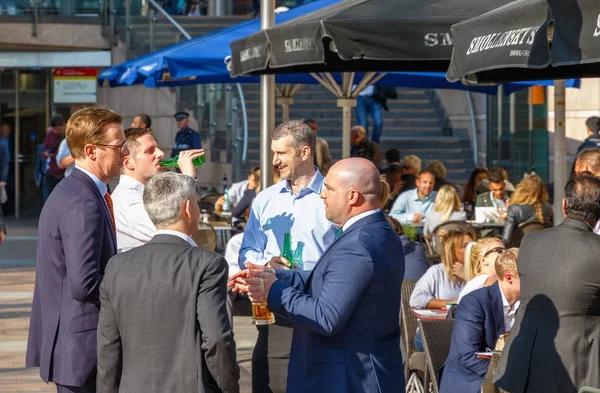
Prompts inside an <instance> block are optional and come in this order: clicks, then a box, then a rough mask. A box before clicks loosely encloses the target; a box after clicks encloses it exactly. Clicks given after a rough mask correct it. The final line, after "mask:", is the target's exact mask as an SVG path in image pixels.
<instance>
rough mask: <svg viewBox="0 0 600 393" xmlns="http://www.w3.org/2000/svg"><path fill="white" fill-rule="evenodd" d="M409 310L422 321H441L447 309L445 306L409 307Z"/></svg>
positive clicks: (444, 317)
mask: <svg viewBox="0 0 600 393" xmlns="http://www.w3.org/2000/svg"><path fill="white" fill-rule="evenodd" d="M410 312H411V313H413V314H414V316H415V317H417V319H420V320H422V321H441V320H444V319H446V315H447V314H448V310H447V309H445V308H441V309H439V308H434V309H424V308H418V307H411V308H410Z"/></svg>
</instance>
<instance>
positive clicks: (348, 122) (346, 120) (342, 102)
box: [337, 98, 356, 158]
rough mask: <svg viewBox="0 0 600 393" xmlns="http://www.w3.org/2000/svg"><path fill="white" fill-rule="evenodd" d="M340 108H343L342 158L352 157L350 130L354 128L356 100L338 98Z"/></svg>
mask: <svg viewBox="0 0 600 393" xmlns="http://www.w3.org/2000/svg"><path fill="white" fill-rule="evenodd" d="M337 106H338V108H340V107H341V108H342V158H348V157H350V129H351V128H352V108H354V107H355V106H356V98H338V100H337Z"/></svg>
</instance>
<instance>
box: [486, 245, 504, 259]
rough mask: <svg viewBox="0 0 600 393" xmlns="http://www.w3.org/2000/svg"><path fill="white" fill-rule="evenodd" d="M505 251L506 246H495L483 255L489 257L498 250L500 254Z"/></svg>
mask: <svg viewBox="0 0 600 393" xmlns="http://www.w3.org/2000/svg"><path fill="white" fill-rule="evenodd" d="M504 251H506V248H504V247H494V248H492V249H490V250H488V251H487V252H486V253H485V254H483V257H484V258H485V257H487V256H488V255H490V254H493V253H495V252H497V253H498V254H502V253H503V252H504Z"/></svg>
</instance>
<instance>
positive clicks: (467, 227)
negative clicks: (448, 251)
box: [430, 221, 477, 254]
mask: <svg viewBox="0 0 600 393" xmlns="http://www.w3.org/2000/svg"><path fill="white" fill-rule="evenodd" d="M453 229H458V230H461V231H465V232H467V233H469V234H470V235H471V237H472V238H473V240H477V229H475V227H474V226H473V225H471V224H469V223H468V222H466V221H446V222H444V223H441V224H440V225H438V226H437V227H435V229H434V230H433V236H432V238H431V242H430V243H431V249H432V251H433V254H440V252H441V249H442V240H441V237H442V236H443V235H444V233H446V232H448V231H450V230H453Z"/></svg>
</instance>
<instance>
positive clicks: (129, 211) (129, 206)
mask: <svg viewBox="0 0 600 393" xmlns="http://www.w3.org/2000/svg"><path fill="white" fill-rule="evenodd" d="M125 137H126V138H127V149H128V150H129V154H128V155H126V156H125V158H124V160H123V168H122V169H121V177H120V178H119V185H117V187H116V188H115V190H114V192H113V193H112V199H113V204H114V210H115V221H116V224H117V225H116V227H117V247H118V250H119V252H123V251H127V250H130V249H132V248H134V247H138V246H141V245H142V244H145V243H147V242H148V241H149V240H150V239H152V237H153V236H154V234H155V233H156V227H155V226H154V224H153V223H152V221H151V220H150V217H148V213H147V212H146V210H145V209H144V202H143V193H144V185H145V184H146V183H147V182H148V181H149V180H150V179H151V178H152V176H154V175H155V174H157V173H158V172H160V171H161V166H160V164H159V162H160V160H161V159H162V158H163V157H164V155H165V154H164V152H163V151H162V150H161V149H159V147H158V145H157V143H156V140H155V139H154V137H153V136H152V135H151V134H150V133H149V131H148V130H146V129H143V128H129V129H127V130H125ZM201 155H204V150H202V149H197V150H187V151H182V152H181V153H180V154H179V161H178V162H179V168H180V169H181V173H183V174H184V175H187V176H190V177H192V178H196V168H195V167H194V164H193V163H192V161H193V160H194V158H196V157H200V156H201Z"/></svg>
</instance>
